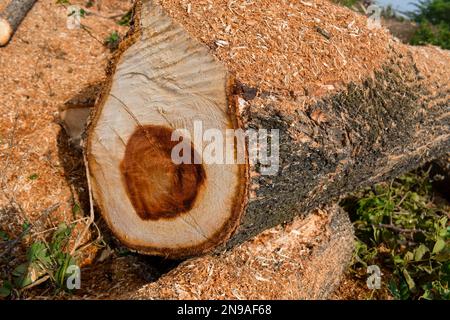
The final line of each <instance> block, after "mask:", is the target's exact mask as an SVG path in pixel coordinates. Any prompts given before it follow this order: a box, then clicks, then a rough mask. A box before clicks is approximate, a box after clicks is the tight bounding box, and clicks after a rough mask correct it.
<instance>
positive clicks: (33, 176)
mask: <svg viewBox="0 0 450 320" xmlns="http://www.w3.org/2000/svg"><path fill="white" fill-rule="evenodd" d="M38 177H39V176H38V174H37V173H33V174H32V175H30V176H29V177H28V179H30V180H36V179H37V178H38Z"/></svg>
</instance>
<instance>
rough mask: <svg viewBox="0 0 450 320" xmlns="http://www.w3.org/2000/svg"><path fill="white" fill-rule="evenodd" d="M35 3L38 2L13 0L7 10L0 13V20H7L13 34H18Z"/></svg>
mask: <svg viewBox="0 0 450 320" xmlns="http://www.w3.org/2000/svg"><path fill="white" fill-rule="evenodd" d="M35 2H36V0H11V2H10V3H9V4H8V6H7V7H6V8H5V10H4V11H3V12H2V13H0V18H3V19H5V20H6V21H7V22H8V23H9V26H10V27H11V29H12V34H14V32H16V30H17V28H18V27H19V25H20V23H21V22H22V20H23V19H24V18H25V16H26V15H27V13H28V11H30V9H31V7H32V6H33V5H34V3H35ZM12 34H11V36H12Z"/></svg>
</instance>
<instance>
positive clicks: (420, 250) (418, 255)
mask: <svg viewBox="0 0 450 320" xmlns="http://www.w3.org/2000/svg"><path fill="white" fill-rule="evenodd" d="M428 251H429V249H428V247H427V246H426V245H424V244H421V245H420V246H419V247H417V248H416V249H415V250H414V260H415V261H419V260H422V258H423V256H424V255H425V253H427V252H428Z"/></svg>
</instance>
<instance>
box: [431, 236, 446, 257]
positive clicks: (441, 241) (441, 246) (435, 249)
mask: <svg viewBox="0 0 450 320" xmlns="http://www.w3.org/2000/svg"><path fill="white" fill-rule="evenodd" d="M444 248H445V241H444V239H442V238H438V239H437V241H436V243H435V244H434V247H433V253H434V254H436V253H439V252H441V251H442V250H443V249H444Z"/></svg>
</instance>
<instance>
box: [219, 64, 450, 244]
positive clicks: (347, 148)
mask: <svg viewBox="0 0 450 320" xmlns="http://www.w3.org/2000/svg"><path fill="white" fill-rule="evenodd" d="M392 59H393V60H392V61H390V63H389V64H387V65H386V66H385V67H384V69H383V71H380V72H378V73H377V74H376V75H375V77H374V78H373V79H372V78H371V79H367V80H366V81H365V82H364V83H363V84H361V85H355V84H350V85H348V90H347V91H346V92H341V93H338V94H336V95H333V96H330V97H328V98H326V99H324V100H322V101H320V102H318V103H316V104H315V105H312V106H310V107H309V108H308V109H307V110H306V112H304V111H302V110H300V108H299V109H298V110H297V112H296V113H295V114H294V113H284V112H283V111H282V110H280V109H279V108H277V106H276V105H275V104H273V103H272V104H271V105H269V104H268V105H266V106H267V107H266V108H265V109H264V110H262V109H261V108H260V107H257V106H253V105H251V102H250V107H249V109H248V110H247V112H246V116H245V118H246V119H245V120H246V121H245V122H246V126H247V127H251V128H278V129H279V130H280V171H279V174H278V175H276V176H255V177H253V178H252V181H251V183H252V184H257V185H259V189H257V191H256V197H255V199H253V200H252V199H251V200H250V202H249V204H248V207H247V209H246V212H245V215H244V217H243V220H242V222H241V225H240V227H239V228H238V230H237V232H236V233H235V234H234V236H232V238H231V239H230V240H229V241H228V243H227V247H232V246H235V245H237V244H239V243H242V242H244V241H245V240H247V239H249V238H250V237H253V236H255V235H257V234H258V233H260V232H261V231H263V230H265V229H267V228H270V227H273V226H276V225H278V224H280V223H284V222H289V221H291V220H292V219H293V217H294V216H296V215H299V214H302V213H306V212H308V211H310V210H311V209H313V208H315V207H317V206H319V205H321V204H325V203H330V202H331V201H335V200H336V198H338V197H339V196H342V195H345V194H346V193H348V192H350V191H353V190H355V189H357V188H359V187H363V186H367V185H372V184H374V183H376V182H379V181H382V180H385V179H389V178H392V177H396V176H398V175H400V174H402V173H404V172H407V171H409V170H412V169H414V168H416V167H418V166H420V165H422V164H423V163H425V162H426V161H429V160H432V159H434V158H436V157H438V156H440V155H442V154H444V153H445V152H448V150H449V147H450V120H449V117H448V112H449V101H448V98H446V99H447V100H445V99H444V102H438V103H437V104H435V105H434V106H433V107H431V108H430V105H431V104H430V102H433V101H438V98H440V100H442V97H444V98H445V97H448V92H442V93H441V94H440V96H439V97H436V96H434V97H433V96H430V94H429V93H428V92H427V90H426V88H424V87H422V86H421V85H420V76H419V74H418V71H417V69H416V68H415V66H414V64H413V63H412V62H411V59H410V57H400V58H399V57H397V58H392ZM405 61H406V62H405ZM423 97H426V99H423ZM315 110H320V111H321V112H322V113H323V114H325V115H326V118H327V121H326V122H323V123H317V122H315V121H314V120H313V119H311V114H312V112H313V111H315ZM293 132H298V133H302V134H303V135H306V136H308V137H309V138H310V139H311V142H310V143H300V142H298V141H296V140H295V139H294V138H293V135H292V133H293ZM252 170H254V171H257V170H256V169H255V168H253V169H252Z"/></svg>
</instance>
